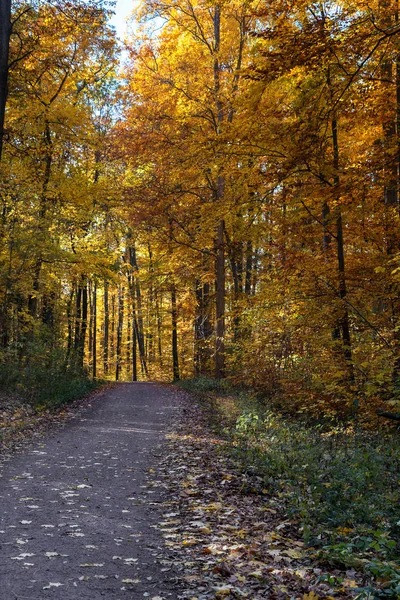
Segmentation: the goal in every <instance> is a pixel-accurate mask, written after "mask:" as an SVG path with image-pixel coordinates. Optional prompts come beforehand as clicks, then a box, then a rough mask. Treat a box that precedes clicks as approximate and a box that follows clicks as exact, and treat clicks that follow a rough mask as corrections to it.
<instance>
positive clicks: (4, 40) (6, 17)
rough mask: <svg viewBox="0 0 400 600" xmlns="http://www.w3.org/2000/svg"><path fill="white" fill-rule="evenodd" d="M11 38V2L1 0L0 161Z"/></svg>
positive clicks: (9, 0) (0, 156)
mask: <svg viewBox="0 0 400 600" xmlns="http://www.w3.org/2000/svg"><path fill="white" fill-rule="evenodd" d="M10 36H11V0H0V161H1V158H2V154H3V143H4V121H5V114H6V103H7V96H8V56H9V49H10Z"/></svg>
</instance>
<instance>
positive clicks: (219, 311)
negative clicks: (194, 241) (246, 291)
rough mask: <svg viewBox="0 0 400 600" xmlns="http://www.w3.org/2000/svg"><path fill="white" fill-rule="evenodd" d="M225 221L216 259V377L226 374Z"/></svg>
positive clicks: (220, 234)
mask: <svg viewBox="0 0 400 600" xmlns="http://www.w3.org/2000/svg"><path fill="white" fill-rule="evenodd" d="M224 229H225V226H224V221H220V223H219V225H218V229H217V238H216V253H217V256H216V261H215V263H216V264H215V275H216V277H215V308H216V344H215V377H216V378H217V379H221V378H222V377H224V376H225V251H224Z"/></svg>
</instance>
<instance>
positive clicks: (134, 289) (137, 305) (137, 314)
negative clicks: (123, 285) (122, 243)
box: [129, 247, 148, 377]
mask: <svg viewBox="0 0 400 600" xmlns="http://www.w3.org/2000/svg"><path fill="white" fill-rule="evenodd" d="M129 262H130V265H131V267H132V270H133V273H134V274H133V275H132V286H131V295H132V307H134V313H133V321H134V327H135V330H136V339H137V343H138V347H139V356H140V366H141V369H142V374H143V375H145V376H146V377H147V375H148V370H147V362H146V354H145V346H144V332H143V311H142V294H141V291H140V282H139V279H138V277H137V276H136V275H135V273H137V271H138V265H137V260H136V250H135V248H134V247H130V248H129Z"/></svg>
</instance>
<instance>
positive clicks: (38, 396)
mask: <svg viewBox="0 0 400 600" xmlns="http://www.w3.org/2000/svg"><path fill="white" fill-rule="evenodd" d="M101 384H102V382H101V381H93V380H91V379H90V378H89V376H88V374H87V373H86V372H85V371H84V370H79V369H73V368H71V367H68V368H66V366H65V363H64V362H63V360H62V357H61V356H58V355H57V353H54V355H53V356H50V357H46V360H43V357H40V356H38V357H37V358H34V359H32V360H30V361H27V362H26V363H25V364H18V363H17V362H14V363H13V362H9V361H8V362H4V363H3V364H0V391H1V392H3V393H5V394H8V395H10V394H11V395H15V396H16V397H18V398H19V399H20V400H21V402H26V403H29V404H30V405H31V406H33V407H34V408H35V409H37V410H46V409H50V410H57V409H58V408H60V407H61V406H63V405H65V404H68V403H70V402H73V401H74V400H77V399H79V398H81V397H82V396H84V395H85V394H87V393H88V392H90V391H91V390H93V389H95V388H96V387H98V386H99V385H101Z"/></svg>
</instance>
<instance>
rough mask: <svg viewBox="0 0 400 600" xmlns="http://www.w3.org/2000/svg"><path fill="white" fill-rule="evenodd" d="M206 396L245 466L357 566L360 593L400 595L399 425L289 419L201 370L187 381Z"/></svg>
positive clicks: (310, 538)
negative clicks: (362, 579) (362, 583)
mask: <svg viewBox="0 0 400 600" xmlns="http://www.w3.org/2000/svg"><path fill="white" fill-rule="evenodd" d="M180 385H181V386H182V387H183V388H184V389H186V390H187V391H189V392H192V393H195V394H196V395H197V397H198V398H200V400H201V402H202V406H203V408H204V410H205V411H206V413H207V415H208V418H209V422H210V425H211V427H212V428H213V429H214V430H216V431H217V432H218V433H219V434H220V435H223V436H224V437H225V439H226V440H227V442H228V443H227V445H226V447H227V448H229V449H230V452H231V453H232V454H233V456H234V457H235V459H236V460H237V463H238V466H239V467H240V468H241V469H242V470H243V471H246V472H248V473H249V474H251V475H254V476H255V477H257V478H258V480H260V481H261V485H260V486H259V487H260V492H259V493H261V494H264V495H265V497H266V498H268V497H274V498H278V499H280V500H281V501H282V504H283V505H284V507H285V511H286V513H287V515H288V516H289V518H290V519H292V521H293V522H294V523H295V524H296V525H297V527H298V530H299V532H300V533H301V535H302V537H303V539H304V541H305V542H306V544H307V546H308V547H309V552H310V554H312V555H313V556H314V557H316V558H318V560H319V561H320V562H323V563H327V564H330V565H332V566H334V567H335V568H343V569H348V568H356V569H358V570H360V569H361V570H363V571H364V572H365V574H366V575H368V576H370V578H371V581H372V584H371V586H370V587H365V588H363V589H362V590H359V595H358V598H360V599H361V598H370V599H373V598H397V599H398V598H400V572H399V562H398V561H399V557H400V553H399V550H400V467H399V466H400V446H399V436H398V433H397V432H393V431H392V432H391V433H390V434H389V433H382V432H376V433H371V432H370V431H363V430H362V429H357V428H356V427H355V426H354V425H353V426H348V425H343V426H340V425H337V424H336V425H332V426H331V427H327V426H326V423H324V424H319V423H313V424H310V423H309V422H308V423H307V422H302V421H299V420H297V419H289V418H287V417H284V416H283V415H282V414H280V413H278V412H276V410H274V409H273V408H272V407H271V406H268V405H266V403H265V402H263V401H260V399H259V398H257V396H256V395H253V394H252V393H251V392H249V391H243V390H238V389H235V388H232V387H230V385H229V383H227V382H225V381H222V382H221V381H215V380H213V379H207V378H199V379H196V380H191V381H184V382H182V383H181V384H180Z"/></svg>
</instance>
